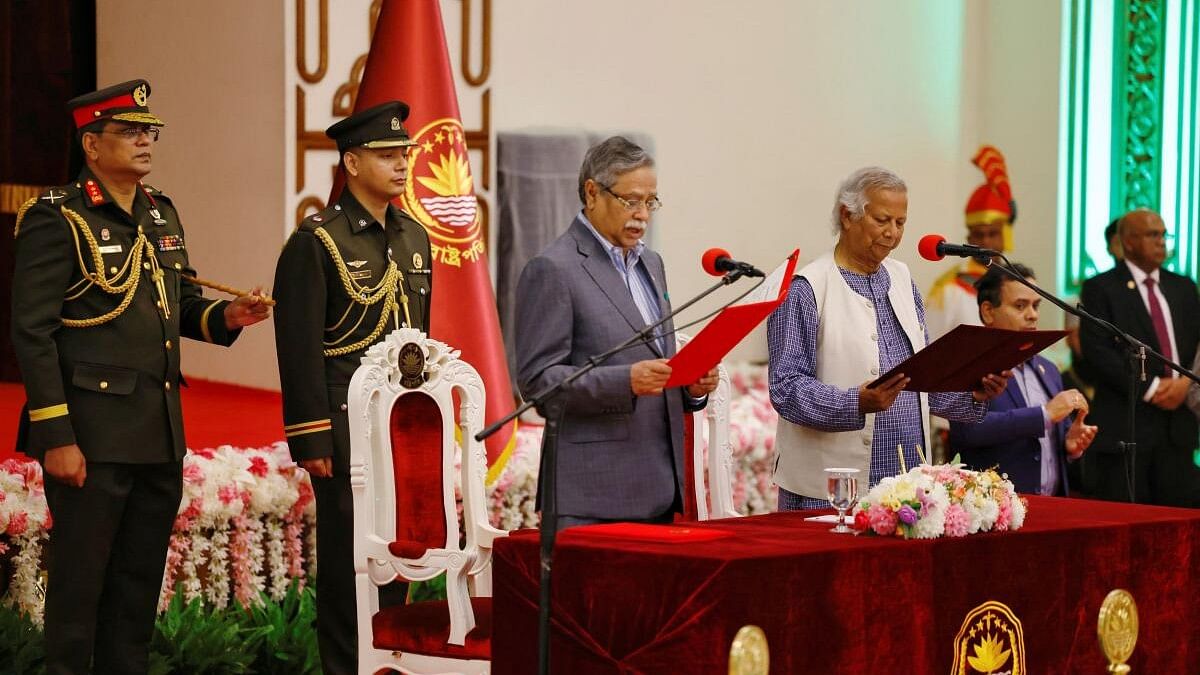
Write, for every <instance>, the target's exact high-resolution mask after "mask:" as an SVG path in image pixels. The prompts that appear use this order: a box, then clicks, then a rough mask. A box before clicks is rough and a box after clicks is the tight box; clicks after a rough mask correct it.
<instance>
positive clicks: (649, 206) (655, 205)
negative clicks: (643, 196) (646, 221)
mask: <svg viewBox="0 0 1200 675" xmlns="http://www.w3.org/2000/svg"><path fill="white" fill-rule="evenodd" d="M600 187H601V188H603V190H604V191H605V192H607V193H608V194H610V195H612V196H613V199H616V200H617V201H619V202H621V206H624V207H625V210H626V211H628V212H630V213H637V211H638V210H639V209H641V208H642V207H643V206H644V207H646V210H647V211H649V212H650V213H654V212H655V211H657V210H659V209H661V208H662V200H661V199H659V198H658V195H655V196H653V197H651V198H649V199H647V200H644V201H642V200H638V201H633V200H631V199H626V198H624V197H622V196H621V195H619V194H617V193H615V192H613V191H612V188H610V187H608V186H607V185H601V186H600Z"/></svg>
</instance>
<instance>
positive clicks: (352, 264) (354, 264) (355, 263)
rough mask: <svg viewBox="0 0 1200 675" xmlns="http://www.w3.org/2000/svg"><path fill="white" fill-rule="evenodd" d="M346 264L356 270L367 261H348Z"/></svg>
mask: <svg viewBox="0 0 1200 675" xmlns="http://www.w3.org/2000/svg"><path fill="white" fill-rule="evenodd" d="M346 264H347V265H349V266H350V267H353V268H354V269H358V268H360V267H362V266H363V265H366V264H367V261H366V260H350V261H348V262H346Z"/></svg>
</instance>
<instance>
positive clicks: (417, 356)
mask: <svg viewBox="0 0 1200 675" xmlns="http://www.w3.org/2000/svg"><path fill="white" fill-rule="evenodd" d="M397 360H398V363H397V365H398V366H399V367H400V386H402V387H404V388H406V389H416V388H417V387H420V386H421V385H422V384H425V353H424V352H422V351H421V348H420V347H419V346H417V343H415V342H408V343H405V345H404V346H403V347H401V348H400V354H399V357H398V359H397Z"/></svg>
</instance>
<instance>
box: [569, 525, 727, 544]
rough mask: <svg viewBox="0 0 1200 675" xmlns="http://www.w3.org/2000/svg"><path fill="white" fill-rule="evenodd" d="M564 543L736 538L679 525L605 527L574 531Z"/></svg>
mask: <svg viewBox="0 0 1200 675" xmlns="http://www.w3.org/2000/svg"><path fill="white" fill-rule="evenodd" d="M558 536H559V537H560V541H563V542H564V543H569V542H570V541H571V539H622V540H625V541H652V542H655V543H658V544H690V543H694V542H699V541H712V540H714V539H724V538H725V537H730V536H733V532H730V531H729V530H721V529H718V528H715V527H679V526H676V525H651V524H648V523H603V524H600V525H586V526H583V527H570V528H567V529H566V530H563V532H562V534H560V535H558Z"/></svg>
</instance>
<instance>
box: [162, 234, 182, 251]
mask: <svg viewBox="0 0 1200 675" xmlns="http://www.w3.org/2000/svg"><path fill="white" fill-rule="evenodd" d="M183 248H184V246H183V235H181V234H164V235H162V236H160V237H159V238H158V250H159V251H161V252H163V253H166V252H167V251H180V250H183Z"/></svg>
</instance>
